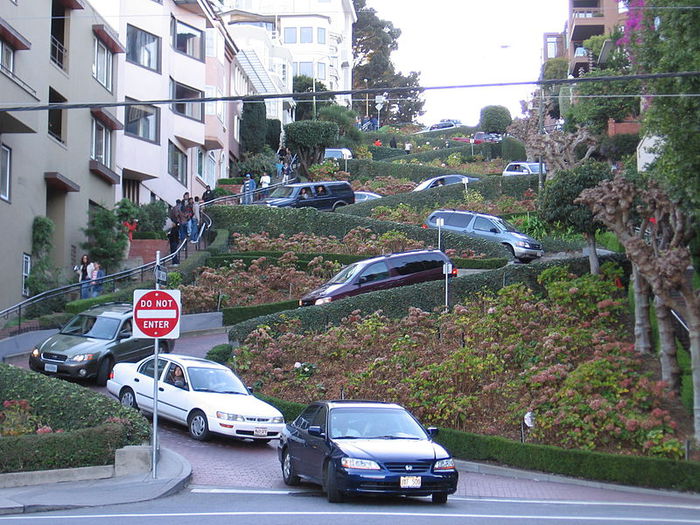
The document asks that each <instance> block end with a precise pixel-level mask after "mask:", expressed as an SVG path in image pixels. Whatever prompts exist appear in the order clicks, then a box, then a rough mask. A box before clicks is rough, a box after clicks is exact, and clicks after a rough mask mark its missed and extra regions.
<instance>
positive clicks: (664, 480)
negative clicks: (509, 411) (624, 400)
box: [255, 393, 700, 492]
mask: <svg viewBox="0 0 700 525" xmlns="http://www.w3.org/2000/svg"><path fill="white" fill-rule="evenodd" d="M255 397H257V398H259V399H262V400H263V401H265V402H267V403H270V404H271V405H273V406H274V407H276V408H277V410H279V411H280V412H282V414H283V415H284V419H285V421H288V422H290V421H294V420H295V419H296V418H297V416H298V415H299V414H300V413H301V411H302V410H304V408H306V405H304V404H302V403H296V402H294V401H285V400H283V399H279V398H276V397H271V396H266V395H263V394H259V393H256V394H255ZM435 441H436V442H438V443H440V444H441V445H443V446H444V447H445V448H447V449H448V450H449V451H450V453H451V454H452V456H453V457H455V458H458V459H464V460H472V461H495V462H497V463H499V464H501V465H508V466H511V467H517V468H522V469H527V470H537V471H540V472H549V473H552V474H561V475H564V476H572V477H578V478H585V479H592V480H598V481H607V482H611V483H622V484H625V485H634V486H639V487H651V488H664V489H676V490H687V491H695V492H697V491H698V490H700V463H698V462H696V461H673V460H670V459H662V458H650V457H644V456H623V455H618V454H606V453H602V452H592V451H589V450H578V449H575V450H574V449H565V448H559V447H555V446H552V445H537V444H534V443H519V442H518V441H512V440H510V439H505V438H502V437H500V436H485V435H480V434H472V433H469V432H461V431H459V430H452V429H449V428H440V433H439V434H438V436H437V438H436V439H435Z"/></svg>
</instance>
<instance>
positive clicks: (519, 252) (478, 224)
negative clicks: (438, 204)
mask: <svg viewBox="0 0 700 525" xmlns="http://www.w3.org/2000/svg"><path fill="white" fill-rule="evenodd" d="M440 218H441V219H443V220H444V221H445V222H444V224H443V226H442V228H444V229H445V230H449V231H452V232H455V233H462V234H464V235H468V236H469V237H475V238H477V239H485V240H488V241H494V242H498V243H500V244H502V245H504V246H505V247H507V248H508V249H509V250H510V252H511V254H512V255H513V257H515V258H516V259H518V260H519V261H521V262H530V261H532V260H534V259H538V258H539V257H542V255H543V254H544V251H543V250H542V244H541V243H540V242H539V241H538V240H536V239H533V238H532V237H530V236H528V235H525V234H524V233H520V232H519V231H517V230H516V229H515V227H514V226H513V225H512V224H510V223H509V222H508V221H506V220H504V219H501V218H500V217H496V216H495V215H486V214H484V213H476V212H473V211H462V210H436V211H434V212H433V213H431V214H430V215H429V216H428V218H427V219H426V220H425V225H426V226H427V227H428V228H437V227H438V225H437V220H438V219H440Z"/></svg>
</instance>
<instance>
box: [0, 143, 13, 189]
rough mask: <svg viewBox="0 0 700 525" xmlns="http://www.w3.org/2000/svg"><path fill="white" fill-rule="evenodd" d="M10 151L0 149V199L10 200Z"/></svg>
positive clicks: (5, 147) (3, 147)
mask: <svg viewBox="0 0 700 525" xmlns="http://www.w3.org/2000/svg"><path fill="white" fill-rule="evenodd" d="M11 161H12V150H11V149H10V148H8V147H7V146H5V145H4V144H3V146H2V147H1V148H0V199H3V200H6V201H9V200H10V168H11Z"/></svg>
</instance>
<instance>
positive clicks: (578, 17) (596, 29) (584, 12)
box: [569, 8, 606, 41]
mask: <svg viewBox="0 0 700 525" xmlns="http://www.w3.org/2000/svg"><path fill="white" fill-rule="evenodd" d="M569 27H570V30H569V41H573V40H576V41H583V40H586V39H587V38H590V37H592V36H594V35H602V34H605V28H606V19H605V17H604V16H603V11H602V10H601V9H597V8H596V9H574V10H573V11H572V13H571V20H570V24H569Z"/></svg>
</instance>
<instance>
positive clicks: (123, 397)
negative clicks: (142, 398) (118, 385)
mask: <svg viewBox="0 0 700 525" xmlns="http://www.w3.org/2000/svg"><path fill="white" fill-rule="evenodd" d="M119 402H120V403H121V404H122V406H125V407H130V408H134V409H136V410H138V409H139V406H138V405H137V404H136V395H135V394H134V391H133V390H131V388H129V387H126V388H124V389H123V390H122V391H121V392H119Z"/></svg>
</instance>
